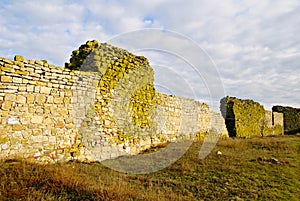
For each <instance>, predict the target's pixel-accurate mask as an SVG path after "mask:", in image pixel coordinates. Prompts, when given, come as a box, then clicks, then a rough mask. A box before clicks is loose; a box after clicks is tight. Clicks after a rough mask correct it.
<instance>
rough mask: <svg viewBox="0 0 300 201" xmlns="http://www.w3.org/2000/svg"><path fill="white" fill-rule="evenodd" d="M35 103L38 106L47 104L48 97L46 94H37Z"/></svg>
mask: <svg viewBox="0 0 300 201" xmlns="http://www.w3.org/2000/svg"><path fill="white" fill-rule="evenodd" d="M35 102H36V103H37V104H43V103H45V102H46V96H45V95H44V94H37V95H36V96H35Z"/></svg>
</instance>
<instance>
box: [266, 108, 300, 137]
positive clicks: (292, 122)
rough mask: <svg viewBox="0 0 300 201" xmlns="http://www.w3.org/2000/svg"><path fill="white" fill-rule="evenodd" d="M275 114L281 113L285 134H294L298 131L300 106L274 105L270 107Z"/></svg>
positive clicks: (299, 126) (299, 128) (299, 130)
mask: <svg viewBox="0 0 300 201" xmlns="http://www.w3.org/2000/svg"><path fill="white" fill-rule="evenodd" d="M272 111H273V112H274V113H277V115H283V119H284V131H285V133H287V134H295V133H299V132H300V108H292V107H284V106H278V105H277V106H274V107H273V108H272Z"/></svg>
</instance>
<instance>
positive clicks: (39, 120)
mask: <svg viewBox="0 0 300 201" xmlns="http://www.w3.org/2000/svg"><path fill="white" fill-rule="evenodd" d="M43 120H44V117H43V116H33V117H32V118H31V121H30V122H31V123H33V124H41V123H43Z"/></svg>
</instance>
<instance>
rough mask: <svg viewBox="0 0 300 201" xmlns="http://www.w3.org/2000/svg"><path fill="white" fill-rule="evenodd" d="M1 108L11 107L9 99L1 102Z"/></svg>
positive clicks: (8, 108) (7, 108)
mask: <svg viewBox="0 0 300 201" xmlns="http://www.w3.org/2000/svg"><path fill="white" fill-rule="evenodd" d="M1 108H2V110H10V109H11V108H12V102H11V101H4V102H3V103H2V107H1Z"/></svg>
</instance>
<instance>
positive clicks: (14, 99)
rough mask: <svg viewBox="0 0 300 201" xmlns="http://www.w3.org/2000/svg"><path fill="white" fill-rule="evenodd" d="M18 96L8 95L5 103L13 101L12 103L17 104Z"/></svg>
mask: <svg viewBox="0 0 300 201" xmlns="http://www.w3.org/2000/svg"><path fill="white" fill-rule="evenodd" d="M16 98H17V97H16V95H15V94H6V95H5V97H4V100H5V101H11V102H15V101H16Z"/></svg>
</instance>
